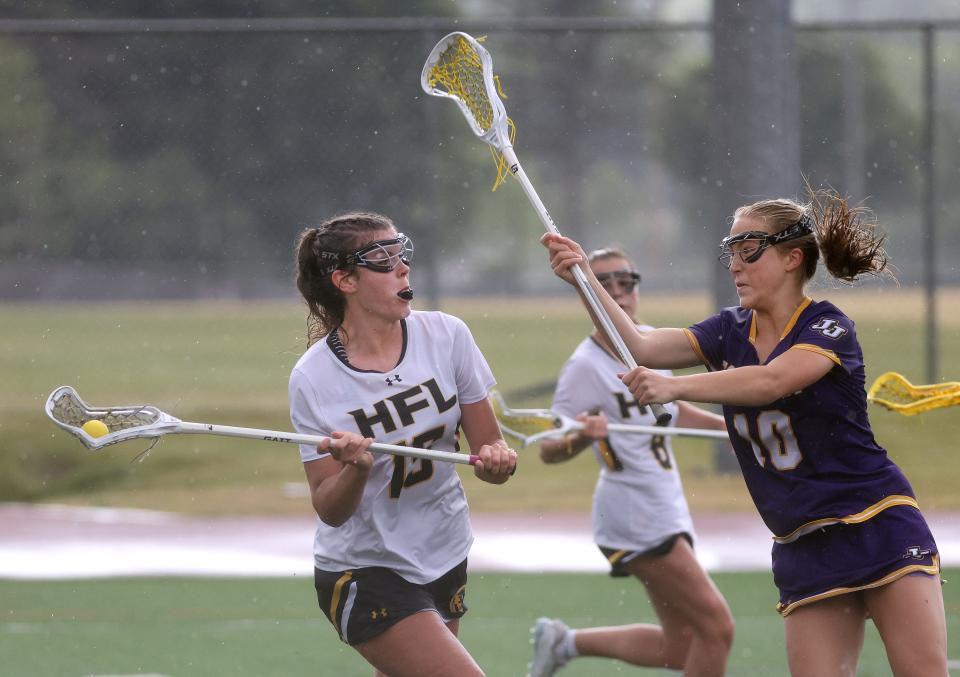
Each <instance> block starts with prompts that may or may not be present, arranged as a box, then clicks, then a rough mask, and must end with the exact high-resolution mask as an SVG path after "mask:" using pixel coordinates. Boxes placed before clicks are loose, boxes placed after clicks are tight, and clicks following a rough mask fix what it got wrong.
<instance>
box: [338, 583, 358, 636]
mask: <svg viewBox="0 0 960 677" xmlns="http://www.w3.org/2000/svg"><path fill="white" fill-rule="evenodd" d="M349 588H350V592H348V593H347V601H345V602H344V603H343V613H341V614H340V636H341V637H343V641H344V642H347V643H349V642H350V638H349V637H347V623H348V622H349V621H350V614H351V613H352V612H353V601H354V600H355V599H356V598H357V582H356V581H350V585H349Z"/></svg>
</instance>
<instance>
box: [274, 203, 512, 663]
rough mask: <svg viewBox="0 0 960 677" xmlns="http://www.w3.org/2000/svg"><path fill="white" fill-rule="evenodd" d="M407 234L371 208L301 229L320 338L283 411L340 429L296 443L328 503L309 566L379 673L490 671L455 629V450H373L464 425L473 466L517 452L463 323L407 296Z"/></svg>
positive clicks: (304, 428) (446, 438)
mask: <svg viewBox="0 0 960 677" xmlns="http://www.w3.org/2000/svg"><path fill="white" fill-rule="evenodd" d="M412 249H413V245H412V244H411V243H410V240H409V238H407V237H406V236H404V235H403V234H402V233H398V232H397V231H396V228H395V227H394V225H393V223H392V222H391V221H390V219H388V218H386V217H385V216H381V215H379V214H372V213H365V212H354V213H350V214H344V215H341V216H338V217H334V218H332V219H330V220H328V221H326V222H324V223H323V224H321V225H320V226H319V227H317V228H309V229H307V230H305V231H304V232H303V233H302V234H301V236H300V241H299V243H298V245H297V260H296V266H297V287H298V289H299V290H300V293H301V294H302V296H303V298H304V300H305V301H306V303H307V307H308V309H309V319H308V336H309V340H310V342H311V346H310V347H309V348H308V349H307V351H306V352H305V353H304V354H303V356H302V357H301V358H300V360H299V361H298V362H297V364H296V366H295V367H294V368H293V372H292V374H291V376H290V417H291V419H292V421H293V424H294V426H295V427H296V429H297V431H298V432H301V433H311V434H320V435H326V436H329V437H332V438H333V442H332V443H331V442H329V441H327V442H326V443H323V444H320V445H319V446H318V447H313V446H310V445H301V447H300V457H301V460H302V461H303V467H304V470H305V471H306V475H307V480H308V482H309V485H310V496H311V499H312V502H313V506H314V509H315V510H316V512H317V516H318V517H319V519H318V520H317V531H316V538H315V540H314V582H315V586H316V589H317V598H318V600H319V603H320V608H321V609H322V610H323V612H324V613H325V614H326V615H327V618H328V619H329V620H330V622H331V623H332V624H333V626H334V627H335V628H336V631H337V633H338V634H339V636H340V638H341V640H343V641H344V642H346V643H348V644H350V645H351V646H353V648H354V649H356V650H357V651H358V652H359V653H360V654H361V655H362V656H363V657H364V658H365V659H366V660H367V661H368V662H369V663H370V664H371V665H372V666H373V667H374V668H375V674H377V675H382V674H388V675H391V677H396V676H399V675H438V676H439V675H482V674H483V672H482V671H481V670H480V668H479V667H478V666H477V664H476V662H475V661H474V660H473V658H472V657H471V656H470V654H469V653H468V652H467V650H466V649H465V648H464V646H463V645H462V644H461V643H460V641H459V640H458V639H457V633H458V630H459V625H460V618H461V617H462V616H463V615H464V613H465V612H466V606H465V604H464V597H465V594H466V590H465V589H466V582H467V573H466V569H467V553H468V551H469V549H470V545H471V543H472V541H473V536H472V534H471V530H470V520H469V515H468V511H467V502H466V497H465V495H464V490H463V486H462V484H461V483H460V478H459V475H458V474H457V472H456V470H455V469H454V464H452V463H441V462H432V461H429V460H426V459H410V458H406V457H403V456H390V455H385V454H377V455H376V456H374V455H372V454H371V453H370V452H369V451H368V450H367V448H368V447H369V445H370V443H371V442H372V441H374V439H377V440H378V441H384V442H388V443H393V444H401V445H410V446H414V447H422V448H433V449H439V450H444V451H450V452H453V451H457V450H458V439H459V433H458V430H459V429H460V428H461V427H462V429H463V432H464V433H465V434H466V437H467V440H468V441H469V443H470V448H471V450H475V451H473V453H474V454H476V455H477V456H479V460H477V461H476V462H475V463H474V474H475V475H476V476H477V477H478V478H479V479H481V480H484V481H487V482H490V483H493V484H502V483H503V482H505V481H506V480H507V479H508V478H509V476H510V474H511V472H512V471H513V469H514V468H515V466H516V458H517V456H516V453H515V452H514V451H513V450H511V449H509V448H508V447H507V445H506V443H505V442H504V441H503V439H502V438H501V434H500V427H499V425H498V424H497V419H496V417H495V415H494V413H493V408H492V407H491V405H490V402H489V399H488V397H487V394H488V392H489V390H490V388H491V387H493V385H494V380H493V375H492V374H491V373H490V368H489V367H488V366H487V363H486V361H485V360H484V358H483V355H481V354H480V350H479V349H478V348H477V345H476V343H474V341H473V337H472V336H471V335H470V331H469V330H468V329H467V327H466V325H465V324H464V323H463V322H462V321H460V320H459V319H457V318H455V317H452V316H450V315H446V314H444V313H439V312H418V311H413V310H411V308H410V301H411V299H412V298H413V292H412V290H411V288H410V280H409V273H410V266H409V263H410V253H411V252H412Z"/></svg>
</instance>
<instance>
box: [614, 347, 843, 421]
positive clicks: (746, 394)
mask: <svg viewBox="0 0 960 677" xmlns="http://www.w3.org/2000/svg"><path fill="white" fill-rule="evenodd" d="M835 366H836V363H835V362H833V361H832V360H831V359H830V358H828V357H826V356H825V355H822V354H820V353H813V352H810V351H806V350H796V349H795V350H788V351H787V352H785V353H784V354H782V355H780V356H779V357H777V358H776V359H774V360H772V361H771V362H770V363H769V364H765V365H754V366H747V367H737V368H734V369H726V370H724V371H712V372H707V373H703V374H690V375H686V376H663V375H662V374H658V373H656V372H653V371H650V370H649V369H646V368H644V367H637V368H636V369H632V370H630V371H629V372H627V373H626V374H624V375H623V382H624V384H625V385H626V386H627V387H628V388H629V389H630V392H631V393H632V394H633V396H634V397H636V398H637V401H638V402H640V403H642V404H647V403H650V402H671V401H673V400H678V399H683V400H688V401H691V402H713V403H717V404H731V405H743V406H752V407H760V406H764V405H766V404H770V403H771V402H775V401H776V400H778V399H780V398H782V397H785V396H786V395H789V394H791V393H795V392H798V391H800V390H803V389H804V388H806V387H807V386H809V385H811V384H813V383H815V382H817V381H819V380H820V379H821V378H823V377H824V376H826V374H827V373H828V372H829V371H830V370H831V369H833V367H835Z"/></svg>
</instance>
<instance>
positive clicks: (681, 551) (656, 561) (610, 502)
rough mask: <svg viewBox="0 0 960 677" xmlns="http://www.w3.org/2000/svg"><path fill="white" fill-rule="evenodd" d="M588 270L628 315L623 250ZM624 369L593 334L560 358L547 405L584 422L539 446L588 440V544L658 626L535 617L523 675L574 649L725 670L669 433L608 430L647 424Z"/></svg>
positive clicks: (728, 621) (723, 636) (536, 676)
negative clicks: (593, 461) (592, 460)
mask: <svg viewBox="0 0 960 677" xmlns="http://www.w3.org/2000/svg"><path fill="white" fill-rule="evenodd" d="M588 260H589V262H590V267H591V269H592V270H593V272H594V273H595V274H596V276H597V279H598V280H600V282H601V284H602V285H603V288H604V289H606V290H607V292H608V293H609V294H610V296H611V297H613V299H614V300H615V301H616V303H617V305H619V306H620V308H622V309H623V311H624V312H625V313H626V314H627V315H629V316H630V317H632V318H636V314H637V305H638V303H639V294H638V292H637V285H638V284H639V282H640V274H639V273H638V272H637V271H636V269H635V267H634V265H633V262H632V261H631V260H630V259H629V257H628V256H627V255H626V253H624V252H623V251H622V250H620V249H616V248H605V249H598V250H596V251H594V252H592V253H591V254H590V255H589V257H588ZM624 370H625V367H624V364H623V363H622V362H621V361H620V360H619V359H618V358H617V357H616V353H615V352H614V350H613V348H612V347H611V346H610V345H609V342H608V341H607V340H606V338H605V337H603V336H602V334H600V332H598V331H594V332H593V334H591V335H590V336H589V337H587V338H586V339H585V340H584V341H583V342H582V343H581V344H580V345H579V346H577V349H576V350H575V351H574V353H573V355H572V356H571V357H570V359H569V360H567V362H566V364H564V366H563V369H562V370H561V372H560V377H559V380H558V382H557V389H556V392H555V394H554V399H553V405H552V407H551V408H552V409H553V410H555V411H557V412H559V413H561V414H564V415H566V416H570V417H576V418H577V419H578V420H579V421H580V422H581V423H583V424H584V428H583V430H580V431H578V432H574V433H570V434H568V435H567V436H566V437H564V438H562V439H554V440H545V441H544V442H542V443H541V450H540V457H541V458H542V459H543V461H544V462H546V463H559V462H562V461H567V460H569V459H571V458H573V457H574V456H576V455H577V454H579V453H580V452H581V451H583V450H584V449H586V448H588V447H590V446H593V448H594V452H595V454H596V457H597V461H598V462H599V464H600V468H601V471H600V477H599V479H598V481H597V487H596V490H595V492H594V497H593V534H594V541H595V542H596V544H597V545H598V546H599V547H600V550H601V551H602V552H603V554H604V555H605V556H606V557H607V559H608V560H609V561H610V566H611V572H610V573H611V575H612V576H629V575H633V576H636V577H637V578H638V579H639V580H640V581H641V582H642V583H643V585H644V586H645V588H646V590H647V595H648V596H649V598H650V602H651V604H652V606H653V608H654V610H655V612H656V613H657V617H658V618H659V620H660V625H659V626H658V625H652V624H640V623H638V624H632V625H623V626H617V627H606V628H584V629H578V630H572V629H570V628H568V627H567V626H566V625H565V624H564V623H563V622H562V621H560V620H558V619H548V618H541V619H539V620H538V621H537V624H536V626H535V628H534V660H533V662H532V663H531V666H530V674H531V676H532V677H546V676H547V675H552V674H553V673H554V671H555V670H556V669H557V668H559V667H561V666H563V665H565V664H566V663H567V662H568V661H569V660H570V659H571V658H573V657H575V656H605V657H609V658H617V659H620V660H622V661H625V662H627V663H631V664H633V665H641V666H649V667H661V668H664V667H665V668H671V669H674V670H685V672H686V674H691V675H693V674H696V675H711V674H716V675H722V674H723V673H724V669H725V666H726V662H727V656H728V654H729V652H730V646H731V644H732V642H733V619H732V617H731V615H730V610H729V608H728V607H727V603H726V601H725V600H724V599H723V596H722V595H721V594H720V592H719V591H718V590H717V588H716V586H715V585H714V584H713V581H711V580H710V577H709V576H708V575H707V573H706V572H705V571H704V570H703V568H702V567H701V566H700V564H699V563H698V562H697V560H696V557H695V556H694V552H693V549H692V545H693V523H692V521H691V519H690V511H689V509H688V508H687V502H686V499H685V498H684V496H683V487H682V485H681V482H680V475H679V473H678V472H677V467H676V463H675V462H674V458H673V452H672V449H671V447H670V441H669V440H670V438H669V437H668V436H664V435H637V434H631V433H623V432H613V431H608V430H607V421H608V420H613V421H615V422H617V423H635V424H640V425H653V424H654V422H655V420H654V417H653V415H652V414H651V413H650V412H649V410H648V409H647V407H645V406H641V405H640V404H639V403H638V402H637V401H636V399H634V397H633V395H631V394H630V391H629V390H628V389H627V388H626V386H624V385H623V383H622V382H621V381H620V378H619V376H618V374H621V373H622V372H623V371H624ZM666 407H667V409H668V411H669V412H670V413H671V414H673V419H672V422H673V423H674V424H675V425H680V426H683V427H688V428H713V429H718V430H724V429H725V425H724V420H723V417H721V416H718V415H717V414H713V413H711V412H708V411H705V410H703V409H700V408H697V407H694V406H691V405H689V404H687V403H685V402H680V403H676V404H673V403H671V404H668V405H666Z"/></svg>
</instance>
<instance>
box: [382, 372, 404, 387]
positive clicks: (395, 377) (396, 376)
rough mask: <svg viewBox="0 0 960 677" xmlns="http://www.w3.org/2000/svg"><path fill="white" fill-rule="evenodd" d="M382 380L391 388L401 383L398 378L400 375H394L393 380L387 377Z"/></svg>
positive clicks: (400, 379)
mask: <svg viewBox="0 0 960 677" xmlns="http://www.w3.org/2000/svg"><path fill="white" fill-rule="evenodd" d="M383 380H384V381H386V382H387V385H388V386H392V385H393V384H394V383H400V382H401V381H403V379H402V378H400V374H394V375H393V378H390V377H389V376H388V377H386V378H385V379H383Z"/></svg>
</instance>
